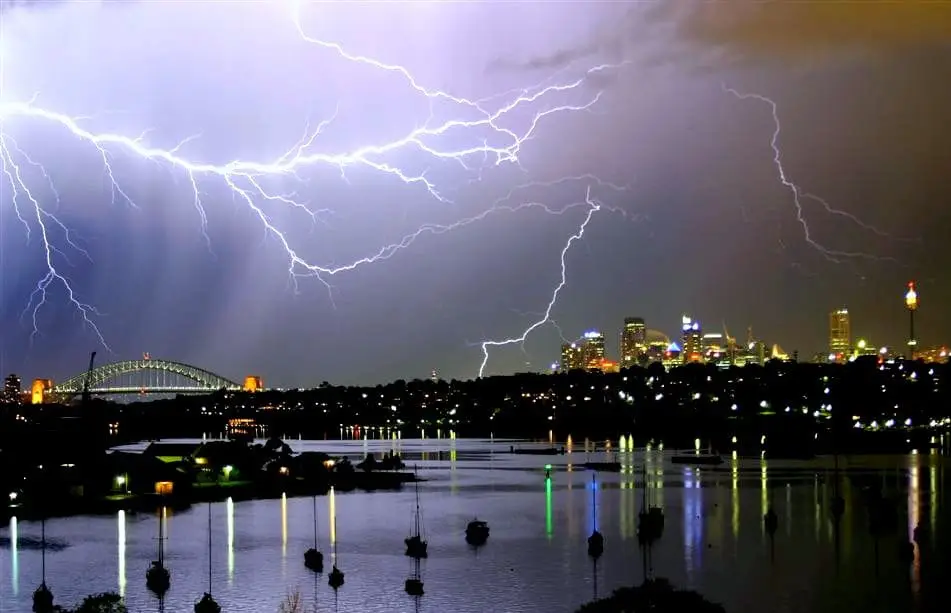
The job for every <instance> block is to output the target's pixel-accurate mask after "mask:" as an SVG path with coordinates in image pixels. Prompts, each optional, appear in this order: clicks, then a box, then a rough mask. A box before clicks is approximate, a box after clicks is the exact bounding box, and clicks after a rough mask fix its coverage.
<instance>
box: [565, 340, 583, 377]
mask: <svg viewBox="0 0 951 613" xmlns="http://www.w3.org/2000/svg"><path fill="white" fill-rule="evenodd" d="M579 368H584V351H582V349H581V346H580V345H578V343H565V344H564V345H562V346H561V369H562V370H563V371H565V372H567V371H569V370H578V369H579Z"/></svg>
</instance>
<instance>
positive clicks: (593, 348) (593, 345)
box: [581, 330, 604, 369]
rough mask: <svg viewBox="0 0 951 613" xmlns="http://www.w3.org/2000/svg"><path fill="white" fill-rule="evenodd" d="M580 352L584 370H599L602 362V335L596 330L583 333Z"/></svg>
mask: <svg viewBox="0 0 951 613" xmlns="http://www.w3.org/2000/svg"><path fill="white" fill-rule="evenodd" d="M581 352H582V354H583V357H582V359H583V361H584V368H593V369H599V368H601V362H602V361H603V360H604V335H603V334H601V333H600V332H598V331H596V330H591V331H589V332H585V333H584V338H583V339H582V344H581Z"/></svg>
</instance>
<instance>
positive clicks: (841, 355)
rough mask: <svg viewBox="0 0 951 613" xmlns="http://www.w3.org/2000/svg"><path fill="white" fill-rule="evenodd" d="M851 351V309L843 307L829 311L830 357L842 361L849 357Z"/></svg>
mask: <svg viewBox="0 0 951 613" xmlns="http://www.w3.org/2000/svg"><path fill="white" fill-rule="evenodd" d="M851 351H852V328H851V326H850V325H849V310H848V309H846V308H841V309H837V310H835V311H832V312H831V313H829V357H830V359H833V360H835V361H837V362H841V361H843V360H846V359H848V356H849V353H851ZM833 356H835V357H833Z"/></svg>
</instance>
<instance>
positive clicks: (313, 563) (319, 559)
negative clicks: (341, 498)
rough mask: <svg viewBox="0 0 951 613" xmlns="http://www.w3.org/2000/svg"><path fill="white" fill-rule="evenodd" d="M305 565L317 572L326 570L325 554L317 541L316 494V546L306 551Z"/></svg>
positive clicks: (315, 507) (315, 506) (315, 499)
mask: <svg viewBox="0 0 951 613" xmlns="http://www.w3.org/2000/svg"><path fill="white" fill-rule="evenodd" d="M304 566H306V567H307V568H309V569H310V570H312V571H314V572H315V573H322V572H324V554H322V553H320V546H319V543H318V542H317V496H314V546H313V547H312V548H310V549H308V550H307V551H305V552H304Z"/></svg>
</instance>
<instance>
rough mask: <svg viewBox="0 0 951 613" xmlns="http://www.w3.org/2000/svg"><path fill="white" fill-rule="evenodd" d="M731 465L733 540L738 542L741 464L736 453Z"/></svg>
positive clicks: (734, 452)
mask: <svg viewBox="0 0 951 613" xmlns="http://www.w3.org/2000/svg"><path fill="white" fill-rule="evenodd" d="M730 464H731V470H730V473H731V477H732V479H731V481H732V486H733V487H732V491H731V496H730V507H731V508H732V511H733V518H732V519H733V522H732V523H733V540H734V541H736V539H737V538H739V536H740V463H739V460H738V459H737V457H736V451H733V460H732V461H731V462H730Z"/></svg>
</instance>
